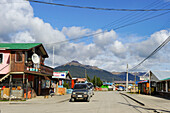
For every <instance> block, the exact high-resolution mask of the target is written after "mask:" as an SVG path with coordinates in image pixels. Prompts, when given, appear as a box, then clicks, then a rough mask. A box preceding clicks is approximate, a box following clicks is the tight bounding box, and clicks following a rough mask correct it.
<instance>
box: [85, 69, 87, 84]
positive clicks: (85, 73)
mask: <svg viewBox="0 0 170 113" xmlns="http://www.w3.org/2000/svg"><path fill="white" fill-rule="evenodd" d="M85 78H86V81H87V73H86V69H85Z"/></svg>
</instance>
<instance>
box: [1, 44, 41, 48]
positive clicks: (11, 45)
mask: <svg viewBox="0 0 170 113" xmlns="http://www.w3.org/2000/svg"><path fill="white" fill-rule="evenodd" d="M40 44H41V43H0V48H4V49H31V48H33V47H35V46H38V45H40Z"/></svg>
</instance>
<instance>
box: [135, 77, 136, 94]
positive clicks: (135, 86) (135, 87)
mask: <svg viewBox="0 0 170 113" xmlns="http://www.w3.org/2000/svg"><path fill="white" fill-rule="evenodd" d="M135 93H136V74H135Z"/></svg>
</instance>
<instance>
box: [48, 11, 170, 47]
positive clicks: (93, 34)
mask: <svg viewBox="0 0 170 113" xmlns="http://www.w3.org/2000/svg"><path fill="white" fill-rule="evenodd" d="M169 12H170V11H168V12H165V13H161V14H158V15H155V16H152V17H149V18H145V19H142V20H139V21H135V22H131V23H129V24H125V25H122V26H119V27H117V28H113V30H118V29H121V28H124V27H127V26H130V25H134V24H137V23H140V22H143V21H146V20H150V19H153V18H156V17H159V16H162V15H165V14H168V13H169ZM110 30H112V29H109V30H108V31H110ZM104 32H106V31H101V32H97V33H92V34H88V35H86V36H82V37H78V38H73V39H69V40H64V41H60V42H55V43H50V44H58V43H64V42H68V41H73V40H77V39H82V38H86V37H90V36H96V35H99V34H101V33H104Z"/></svg>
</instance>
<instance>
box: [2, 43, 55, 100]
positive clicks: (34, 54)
mask: <svg viewBox="0 0 170 113" xmlns="http://www.w3.org/2000/svg"><path fill="white" fill-rule="evenodd" d="M46 58H48V54H47V52H46V50H45V48H44V46H43V45H42V44H41V43H0V88H1V90H5V88H6V89H7V88H8V89H9V90H10V91H9V92H10V94H9V95H6V96H7V97H9V98H10V97H14V98H17V96H18V95H19V96H18V97H22V98H23V97H25V98H31V97H34V96H36V95H46V94H48V93H49V89H50V88H51V84H50V83H51V78H52V75H53V68H51V67H48V66H46V65H44V61H45V59H46ZM54 81H55V80H54ZM55 82H57V81H55ZM1 92H2V91H1ZM2 96H4V94H3V95H2V94H1V97H2Z"/></svg>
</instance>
